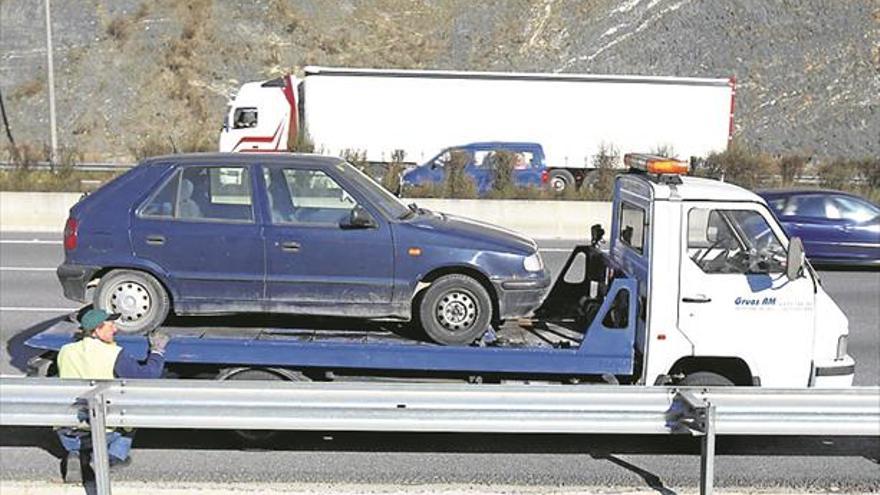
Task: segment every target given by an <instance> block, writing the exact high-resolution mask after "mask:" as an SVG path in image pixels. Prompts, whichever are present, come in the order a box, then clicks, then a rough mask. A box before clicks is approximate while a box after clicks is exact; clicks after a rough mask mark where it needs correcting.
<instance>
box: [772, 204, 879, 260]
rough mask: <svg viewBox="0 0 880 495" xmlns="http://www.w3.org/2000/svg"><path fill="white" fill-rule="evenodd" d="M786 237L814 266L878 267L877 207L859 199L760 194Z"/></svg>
mask: <svg viewBox="0 0 880 495" xmlns="http://www.w3.org/2000/svg"><path fill="white" fill-rule="evenodd" d="M758 194H760V195H761V196H762V197H763V198H764V199H765V200H766V201H767V203H768V204H769V205H770V207H771V209H772V210H773V212H774V213H775V214H776V217H777V218H778V219H779V221H780V222H781V223H782V226H783V228H785V230H786V232H787V233H788V235H789V236H797V237H800V238H801V240H803V242H804V248H805V250H806V254H807V257H808V258H809V259H810V261H812V262H814V263H816V264H827V265H832V264H834V265H874V266H880V207H878V206H877V205H876V204H874V203H871V202H870V201H867V200H865V199H863V198H861V197H859V196H855V195H853V194H848V193H844V192H838V191H826V190H817V189H802V190H769V191H759V192H758Z"/></svg>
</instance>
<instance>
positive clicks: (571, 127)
mask: <svg viewBox="0 0 880 495" xmlns="http://www.w3.org/2000/svg"><path fill="white" fill-rule="evenodd" d="M735 91H736V84H735V80H734V79H733V78H730V79H706V78H682V77H644V76H609V75H587V74H542V73H499V72H460V71H435V70H376V69H350V68H328V67H306V68H305V75H304V77H303V78H302V79H297V78H294V77H291V76H285V77H282V78H278V79H273V80H269V81H260V82H250V83H246V84H244V85H243V86H242V87H241V89H240V90H239V91H238V93H237V94H236V96H235V97H234V98H233V99H232V100H231V102H230V106H229V109H228V114H227V116H226V121H225V123H224V126H223V130H222V132H221V135H220V151H284V150H290V149H291V148H292V146H293V143H295V142H296V140H297V137H298V135H299V134H300V133H304V135H305V136H307V137H308V140H309V141H310V142H311V143H312V144H314V146H315V150H316V151H317V152H319V153H324V154H330V155H337V156H339V155H343V154H344V153H346V151H348V152H357V153H359V154H362V155H364V156H365V159H366V161H370V162H390V161H392V160H393V157H395V156H398V157H399V156H400V153H402V156H403V161H405V162H410V163H421V162H424V161H426V160H428V159H430V158H432V157H434V156H435V155H436V154H437V153H439V152H440V151H441V150H443V149H446V148H449V147H451V146H457V145H462V144H466V143H470V142H486V141H499V142H530V143H539V144H541V145H542V146H543V148H544V152H545V155H546V165H547V167H548V169H551V170H552V169H559V168H564V169H569V170H570V172H571V173H572V175H574V176H575V177H577V179H578V182H580V180H581V179H582V178H583V175H584V172H585V170H588V169H590V168H592V167H593V166H594V157H595V156H596V155H597V153H598V152H599V151H600V149H601V148H602V146H606V147H608V146H613V147H614V148H616V149H617V150H622V151H625V150H634V149H638V150H650V149H659V148H664V149H666V150H669V149H672V150H674V153H675V155H677V156H678V157H679V158H682V159H688V158H691V157H705V156H706V155H708V154H709V153H711V152H720V151H723V150H725V149H726V147H727V144H728V141H729V139H730V137H731V133H732V131H733V111H734V97H735ZM396 153H397V155H396Z"/></svg>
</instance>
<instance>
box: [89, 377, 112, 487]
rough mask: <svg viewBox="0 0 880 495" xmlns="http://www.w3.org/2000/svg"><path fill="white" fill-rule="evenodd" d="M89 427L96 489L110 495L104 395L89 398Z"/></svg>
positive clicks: (99, 394)
mask: <svg viewBox="0 0 880 495" xmlns="http://www.w3.org/2000/svg"><path fill="white" fill-rule="evenodd" d="M88 401H89V402H88V403H89V426H90V427H91V429H92V466H93V469H94V471H95V488H96V491H97V492H98V493H99V494H100V495H110V454H109V453H108V452H107V405H106V402H104V394H103V393H98V394H95V395H92V396H91V397H89V398H88Z"/></svg>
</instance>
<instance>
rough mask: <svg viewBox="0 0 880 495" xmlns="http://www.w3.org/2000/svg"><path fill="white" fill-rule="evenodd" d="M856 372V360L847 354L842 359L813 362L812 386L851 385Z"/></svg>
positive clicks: (843, 386) (842, 386)
mask: <svg viewBox="0 0 880 495" xmlns="http://www.w3.org/2000/svg"><path fill="white" fill-rule="evenodd" d="M855 372H856V361H855V360H854V359H853V358H852V356H850V355H849V354H847V355H846V356H844V357H843V358H842V359H835V360H832V361H829V362H817V363H813V370H812V373H811V374H810V386H811V387H815V388H846V387H851V386H852V384H853V378H854V377H855Z"/></svg>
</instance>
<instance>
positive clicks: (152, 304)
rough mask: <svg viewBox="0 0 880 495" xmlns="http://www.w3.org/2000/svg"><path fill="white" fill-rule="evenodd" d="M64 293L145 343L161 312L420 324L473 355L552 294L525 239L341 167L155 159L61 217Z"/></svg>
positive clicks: (306, 158)
mask: <svg viewBox="0 0 880 495" xmlns="http://www.w3.org/2000/svg"><path fill="white" fill-rule="evenodd" d="M64 248H65V258H64V263H63V264H62V265H61V266H60V267H58V271H57V272H58V278H59V279H60V281H61V285H62V287H63V289H64V295H65V296H66V297H67V298H69V299H72V300H75V301H80V302H93V303H94V305H95V306H96V307H98V308H101V309H105V310H108V311H110V312H114V313H120V314H121V318H120V320H119V322H118V327H119V328H120V330H121V331H123V332H127V333H144V332H149V331H151V330H152V329H154V328H156V327H157V326H159V325H160V324H161V323H162V322H163V321H164V320H165V318H166V316H167V315H168V314H169V312H173V313H175V314H178V315H210V314H229V313H290V314H300V315H319V316H328V315H330V316H347V317H357V318H368V319H389V318H390V319H397V320H404V321H409V320H415V321H417V322H418V323H419V324H420V326H421V329H423V330H424V332H425V333H426V334H427V336H428V337H429V338H430V339H431V340H433V341H434V342H437V343H441V344H469V343H471V342H473V341H474V340H475V339H477V338H479V337H480V336H482V335H483V333H484V332H485V331H486V330H487V329H488V328H490V326H491V325H493V324H497V323H500V322H501V321H503V320H505V319H510V318H517V317H521V316H525V315H528V314H529V313H530V312H531V311H533V310H534V309H535V308H537V307H538V306H539V305H540V304H541V301H542V300H543V299H544V296H545V295H546V293H547V291H548V290H549V287H550V274H549V271H548V270H547V269H545V267H544V265H543V261H542V260H541V256H540V254H539V253H538V249H537V245H536V244H535V243H534V241H532V240H530V239H527V238H525V237H523V236H520V235H518V234H516V233H514V232H511V231H507V230H504V229H501V228H498V227H494V226H491V225H488V224H483V223H478V222H475V221H471V220H467V219H464V218H457V217H453V216H451V215H445V214H443V213H434V212H431V211H428V210H424V209H420V208H418V207H415V206H414V205H411V206H407V205H405V204H403V203H401V202H400V200H399V199H397V198H396V197H395V196H394V195H392V194H391V193H389V192H388V191H386V190H385V189H384V188H382V187H381V186H380V185H379V184H377V183H376V182H375V181H373V180H372V179H370V178H369V177H367V176H366V175H364V174H363V173H362V172H360V171H359V170H357V169H356V168H355V167H353V166H351V165H350V164H348V163H346V162H345V161H342V160H340V159H338V158H331V157H321V156H316V155H296V154H281V153H279V154H274V153H271V154H270V153H260V154H246V153H229V154H223V153H215V154H189V155H171V156H165V157H156V158H151V159H148V160H146V161H144V162H143V163H141V164H140V165H138V166H136V167H134V168H133V169H132V170H130V171H129V172H127V173H125V174H123V175H122V176H120V177H118V178H117V179H115V180H113V181H112V182H110V183H108V184H106V185H105V186H104V187H102V188H100V189H99V190H98V191H96V192H94V193H93V194H91V195H89V196H87V197H85V198H84V199H82V200H81V201H80V202H79V203H77V204H76V205H74V206H73V207H72V208H71V210H70V217H69V218H68V220H67V224H66V228H65V231H64Z"/></svg>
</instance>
